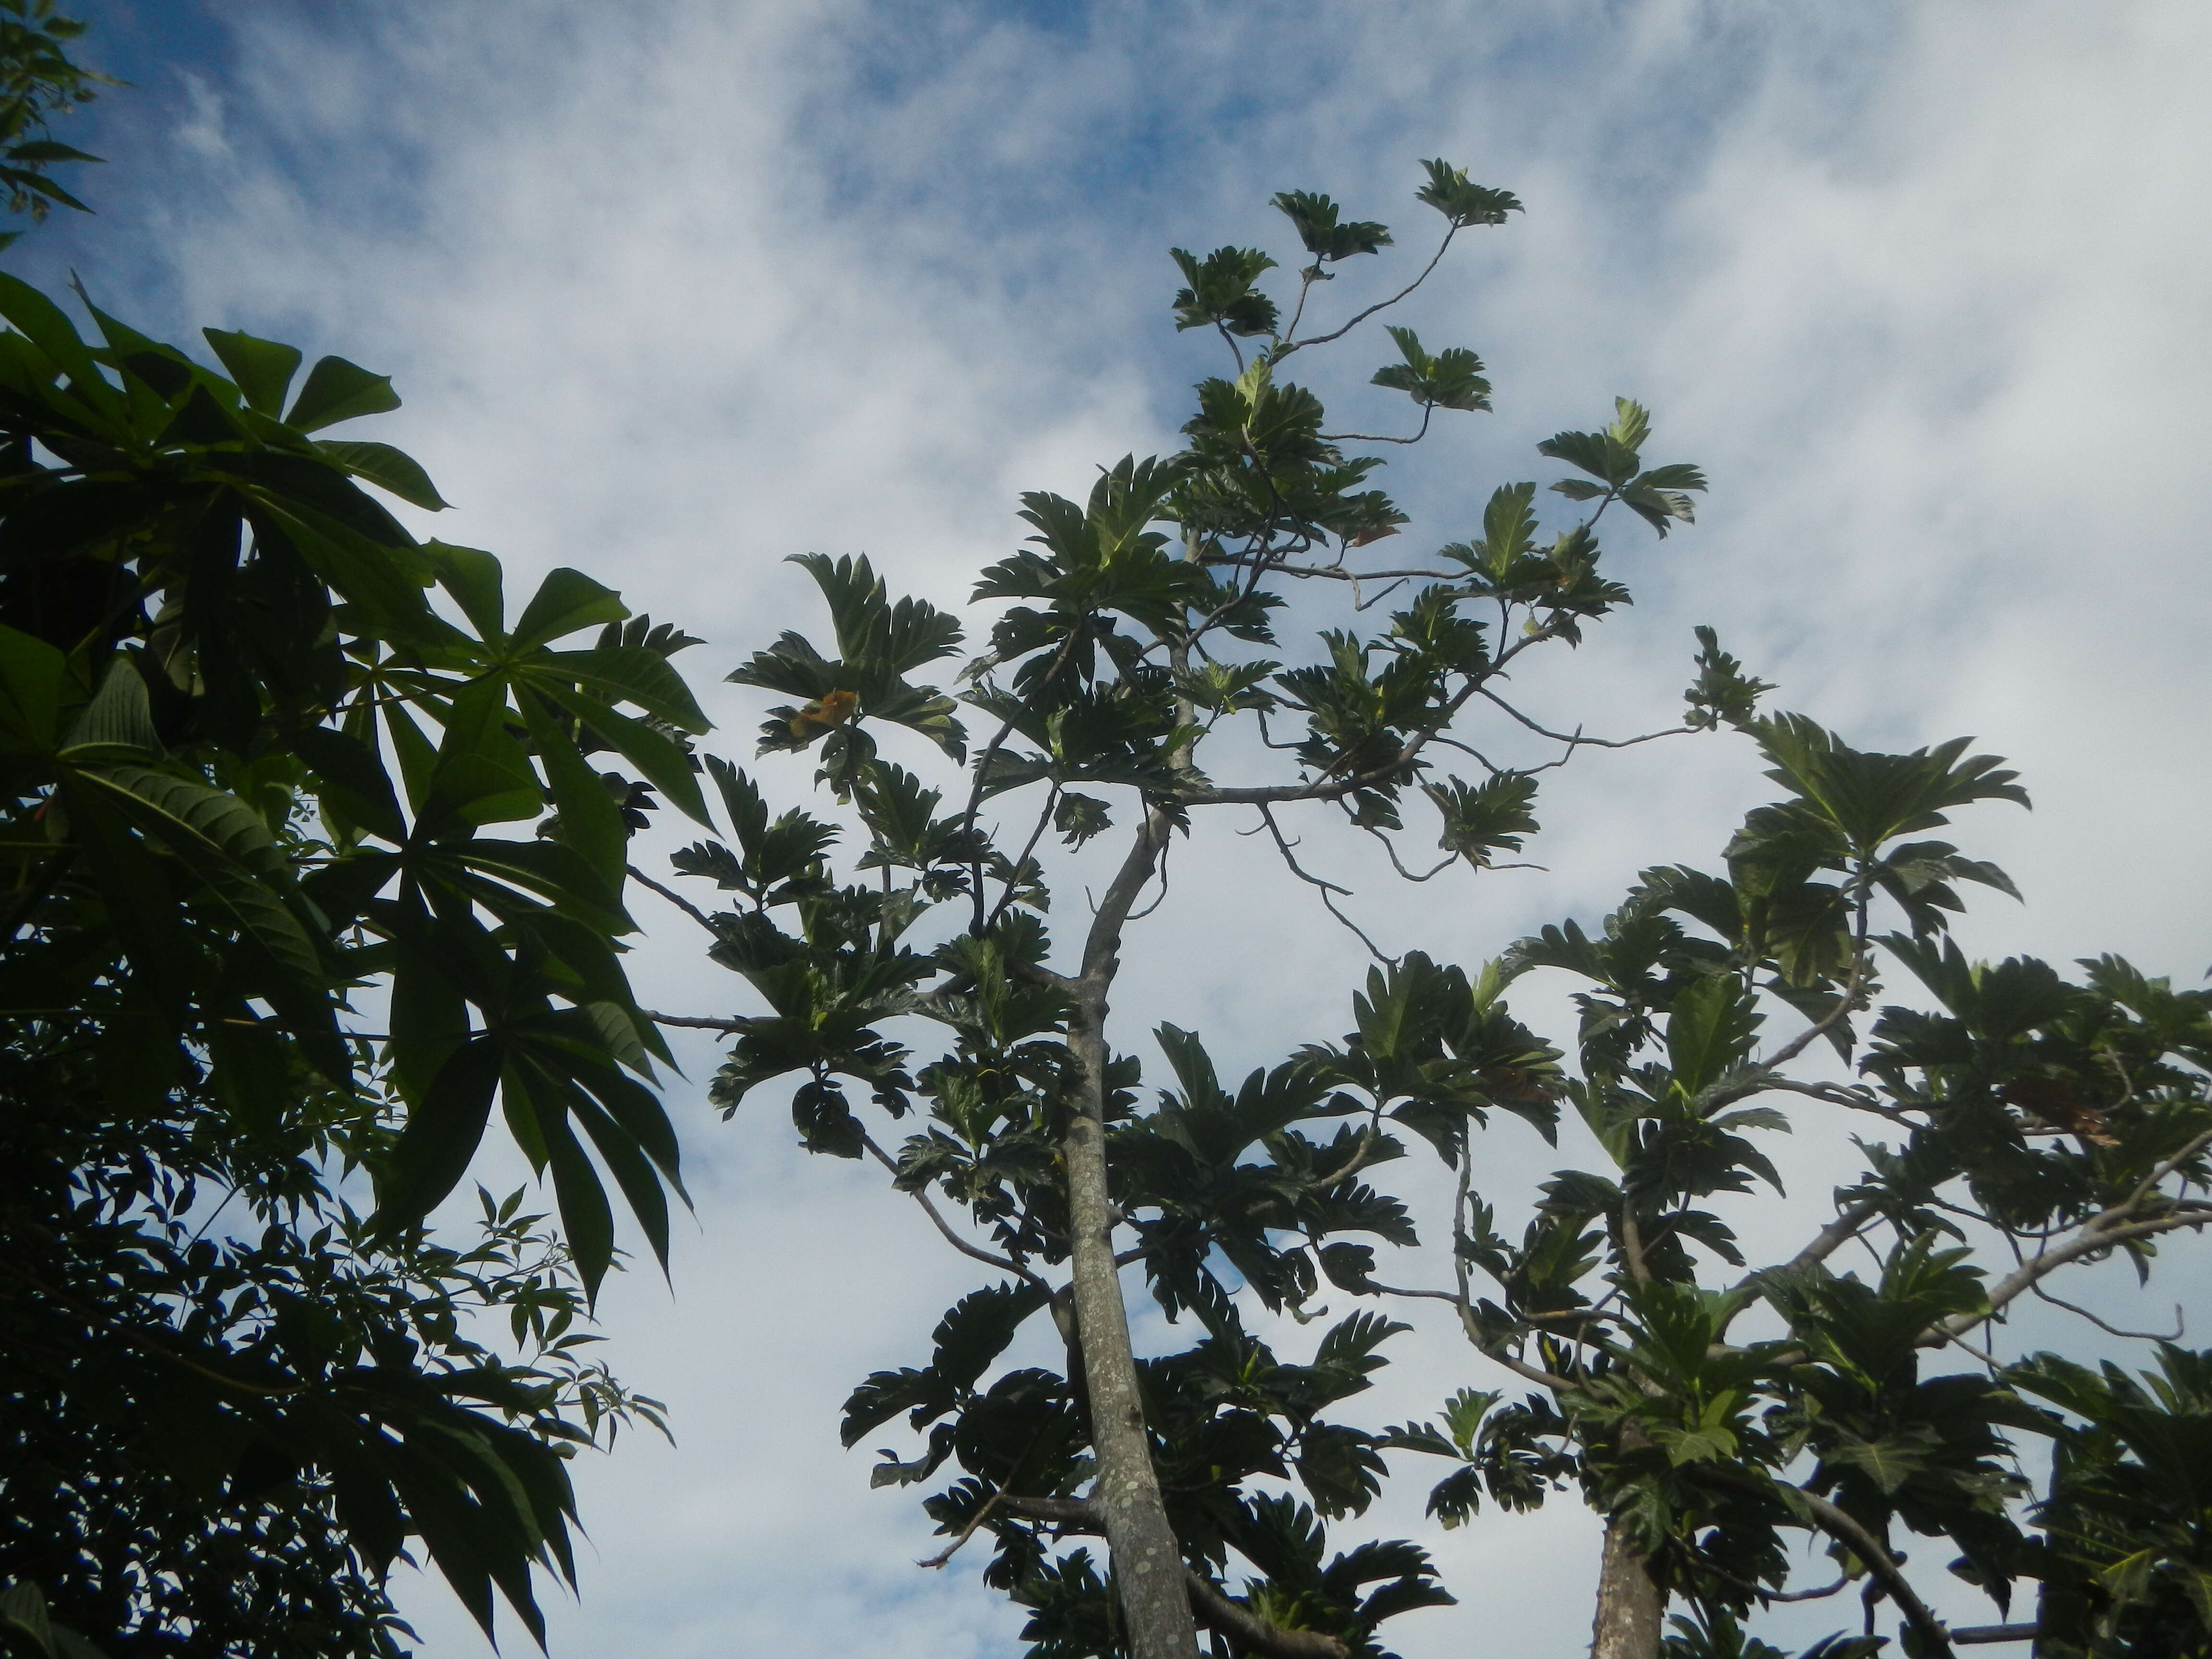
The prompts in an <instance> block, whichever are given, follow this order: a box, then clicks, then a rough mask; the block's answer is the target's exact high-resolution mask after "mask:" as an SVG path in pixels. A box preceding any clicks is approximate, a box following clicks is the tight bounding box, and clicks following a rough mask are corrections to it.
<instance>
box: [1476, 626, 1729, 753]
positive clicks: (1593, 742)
mask: <svg viewBox="0 0 2212 1659" xmlns="http://www.w3.org/2000/svg"><path fill="white" fill-rule="evenodd" d="M1518 648H1520V647H1518V646H1516V649H1518ZM1499 660H1500V661H1501V662H1502V661H1503V660H1504V659H1503V658H1500V659H1499ZM1482 695H1483V696H1486V697H1487V698H1489V699H1490V701H1491V702H1494V703H1496V704H1497V705H1498V707H1499V708H1503V709H1504V711H1505V712H1506V713H1507V714H1510V715H1511V716H1512V717H1513V718H1514V719H1515V720H1518V721H1519V722H1520V723H1521V724H1522V725H1523V726H1527V727H1528V729H1529V730H1530V731H1531V732H1534V733H1535V734H1536V735H1537V736H1538V737H1540V738H1550V739H1551V740H1552V741H1553V743H1564V744H1566V745H1567V747H1568V748H1570V749H1633V748H1635V747H1636V745H1637V744H1639V743H1656V742H1657V741H1658V740H1659V739H1660V738H1679V737H1680V736H1682V735H1683V733H1685V732H1693V731H1695V730H1696V729H1697V728H1696V727H1695V726H1668V728H1667V729H1666V730H1665V731H1663V732H1644V733H1643V734H1642V735H1641V736H1639V737H1633V738H1586V737H1584V736H1583V733H1582V730H1581V728H1580V727H1577V728H1576V729H1575V730H1574V731H1573V732H1554V731H1553V730H1552V729H1551V728H1550V727H1548V726H1540V725H1538V724H1537V723H1536V722H1535V721H1534V720H1530V719H1529V718H1528V716H1527V715H1526V714H1522V712H1521V711H1520V710H1519V709H1517V708H1515V707H1514V706H1513V705H1512V704H1511V703H1510V702H1506V701H1505V699H1504V698H1503V697H1501V696H1498V694H1497V693H1496V692H1495V691H1491V690H1484V691H1483V693H1482Z"/></svg>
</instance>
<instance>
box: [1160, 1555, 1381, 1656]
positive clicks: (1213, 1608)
mask: <svg viewBox="0 0 2212 1659" xmlns="http://www.w3.org/2000/svg"><path fill="white" fill-rule="evenodd" d="M1183 1583H1184V1584H1185V1585H1186V1586H1187V1587H1188V1589H1189V1591H1190V1610H1191V1612H1193V1613H1195V1614H1196V1615H1197V1616H1198V1619H1199V1621H1200V1623H1202V1624H1205V1625H1207V1626H1211V1627H1212V1628H1213V1629H1215V1630H1218V1631H1219V1632H1221V1633H1222V1634H1223V1635H1224V1636H1226V1637H1228V1638H1231V1640H1232V1641H1235V1642H1237V1643H1239V1644H1242V1645H1243V1646H1244V1647H1247V1648H1249V1649H1250V1650H1252V1651H1253V1652H1255V1653H1261V1654H1266V1655H1267V1656H1268V1659H1352V1650H1351V1649H1350V1648H1348V1647H1346V1645H1345V1644H1343V1643H1342V1642H1340V1641H1339V1640H1338V1639H1337V1638H1335V1637H1334V1636H1331V1635H1329V1634H1328V1633H1327V1632H1323V1631H1317V1630H1285V1629H1284V1628H1283V1626H1280V1625H1277V1624H1273V1623H1270V1622H1269V1621H1268V1620H1265V1619H1262V1618H1261V1617H1260V1615H1259V1614H1258V1613H1255V1612H1253V1611H1252V1609H1251V1608H1249V1607H1246V1606H1245V1605H1244V1604H1243V1602H1242V1601H1231V1600H1230V1599H1229V1598H1228V1597H1227V1596H1226V1595H1223V1594H1222V1593H1221V1591H1220V1589H1218V1587H1217V1586H1216V1585H1215V1583H1214V1582H1213V1581H1212V1579H1211V1578H1208V1577H1206V1575H1205V1574H1203V1573H1200V1572H1194V1571H1191V1570H1190V1569H1189V1568H1188V1567H1185V1568H1184V1569H1183Z"/></svg>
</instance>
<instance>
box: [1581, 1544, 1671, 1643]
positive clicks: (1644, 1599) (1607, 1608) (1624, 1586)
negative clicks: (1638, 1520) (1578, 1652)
mask: <svg viewBox="0 0 2212 1659" xmlns="http://www.w3.org/2000/svg"><path fill="white" fill-rule="evenodd" d="M1647 1566H1648V1563H1647V1561H1646V1559H1645V1556H1644V1552H1643V1551H1642V1550H1640V1549H1638V1547H1636V1541H1635V1540H1634V1538H1633V1537H1632V1535H1631V1533H1630V1528H1629V1524H1628V1522H1626V1520H1622V1519H1615V1520H1613V1521H1611V1522H1607V1525H1606V1528H1605V1558H1604V1560H1603V1563H1602V1564H1601V1565H1600V1567H1599V1569H1598V1581H1597V1618H1596V1620H1595V1624H1594V1625H1593V1626H1592V1629H1591V1632H1590V1659H1659V1638H1660V1633H1661V1632H1660V1614H1661V1613H1662V1610H1663V1609H1664V1607H1665V1606H1666V1597H1665V1595H1663V1594H1662V1592H1661V1590H1660V1589H1659V1586H1658V1585H1657V1584H1656V1583H1653V1582H1652V1578H1651V1574H1650V1571H1647Z"/></svg>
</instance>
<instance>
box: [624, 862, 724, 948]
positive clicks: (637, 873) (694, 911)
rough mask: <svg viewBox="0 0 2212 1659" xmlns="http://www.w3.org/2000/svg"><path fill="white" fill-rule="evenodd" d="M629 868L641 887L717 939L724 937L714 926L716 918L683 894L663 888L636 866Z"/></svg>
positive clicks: (632, 876)
mask: <svg viewBox="0 0 2212 1659" xmlns="http://www.w3.org/2000/svg"><path fill="white" fill-rule="evenodd" d="M629 873H630V877H631V878H632V879H633V880H635V882H636V883H637V884H639V885H640V886H641V887H649V888H651V889H652V890H653V891H654V892H656V893H658V894H659V895H660V896H661V897H663V898H665V899H666V900H667V901H668V902H670V903H671V904H672V905H674V906H675V907H676V908H678V909H679V910H681V911H682V912H683V913H684V915H687V916H689V917H690V918H691V920H692V921H696V922H697V923H698V924H699V925H700V926H701V927H703V928H705V929H706V930H707V931H708V933H712V934H713V935H714V937H715V938H716V939H720V938H721V937H722V930H721V929H720V928H719V927H715V926H714V918H713V917H711V916H709V915H708V914H707V913H706V912H705V911H704V910H702V909H701V908H699V907H698V906H697V905H696V904H694V903H692V902H691V901H690V899H688V898H685V897H684V895H683V894H681V893H679V892H677V891H675V890H673V889H671V888H667V887H663V886H662V885H661V884H659V882H657V881H655V880H654V879H653V878H652V877H651V876H648V875H647V874H646V873H645V872H644V871H642V870H641V869H639V868H638V867H637V866H635V864H633V865H631V866H629Z"/></svg>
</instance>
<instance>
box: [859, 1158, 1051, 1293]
mask: <svg viewBox="0 0 2212 1659" xmlns="http://www.w3.org/2000/svg"><path fill="white" fill-rule="evenodd" d="M860 1145H862V1146H865V1147H866V1148H867V1149H868V1152H869V1153H870V1155H871V1156H872V1157H873V1158H875V1160H876V1162H877V1163H878V1164H882V1165H883V1166H884V1168H885V1169H886V1170H890V1172H891V1174H892V1175H894V1176H896V1175H897V1174H898V1164H897V1162H896V1160H895V1159H893V1158H892V1157H891V1156H890V1153H888V1152H885V1151H884V1149H883V1148H882V1147H880V1146H877V1145H876V1138H875V1137H874V1136H873V1135H871V1134H863V1135H861V1137H860ZM913 1196H914V1201H915V1203H917V1204H919V1205H921V1209H922V1213H923V1214H924V1215H927V1217H928V1218H930V1220H931V1221H933V1222H934V1223H935V1224H936V1225H937V1231H939V1232H940V1233H942V1234H944V1235H945V1243H948V1244H950V1245H951V1247H952V1248H953V1249H956V1250H957V1251H959V1252H960V1254H961V1255H964V1256H969V1257H971V1258H972V1259H974V1260H975V1261H981V1262H984V1263H986V1264H987V1265H988V1266H990V1267H996V1268H998V1269H999V1270H1000V1272H1001V1273H1012V1274H1013V1275H1014V1276H1015V1277H1016V1278H1017V1279H1022V1280H1023V1281H1024V1282H1025V1283H1027V1284H1030V1285H1036V1287H1037V1289H1039V1290H1041V1291H1042V1290H1049V1289H1050V1288H1051V1286H1050V1285H1047V1284H1046V1283H1045V1281H1044V1280H1043V1279H1040V1278H1038V1277H1037V1275H1036V1274H1035V1273H1031V1272H1030V1270H1029V1269H1028V1268H1027V1267H1024V1266H1022V1264H1021V1263H1020V1262H1018V1261H1015V1260H1014V1259H1013V1258H1012V1256H1005V1255H993V1254H992V1253H991V1252H990V1251H988V1250H987V1249H983V1248H982V1247H981V1245H976V1244H971V1243H969V1242H968V1241H967V1240H966V1239H964V1238H963V1237H960V1235H959V1234H958V1233H956V1232H954V1231H952V1227H951V1224H950V1223H949V1222H947V1221H946V1220H945V1218H944V1217H943V1216H941V1215H939V1213H938V1212H937V1206H935V1205H934V1204H933V1203H931V1202H930V1201H929V1194H927V1193H923V1192H917V1193H915V1194H914V1195H913Z"/></svg>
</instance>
